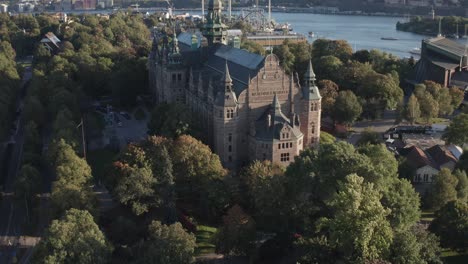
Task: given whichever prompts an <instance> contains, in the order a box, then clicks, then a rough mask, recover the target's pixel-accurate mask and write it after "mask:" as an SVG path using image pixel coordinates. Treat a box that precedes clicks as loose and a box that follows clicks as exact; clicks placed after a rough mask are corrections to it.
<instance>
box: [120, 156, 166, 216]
mask: <svg viewBox="0 0 468 264" xmlns="http://www.w3.org/2000/svg"><path fill="white" fill-rule="evenodd" d="M121 175H122V176H121V177H120V180H119V181H118V183H117V186H116V187H115V190H114V192H115V194H116V196H117V199H118V200H119V201H120V202H121V203H123V204H124V205H128V206H130V208H131V209H132V211H133V213H134V214H136V215H141V214H143V213H146V212H148V211H149V210H150V209H151V208H154V207H157V206H158V205H159V204H160V194H158V193H155V190H154V186H155V185H156V184H157V180H156V178H155V177H154V176H153V172H152V171H151V169H150V168H148V167H142V168H139V167H129V166H125V165H124V166H123V167H122V168H121Z"/></svg>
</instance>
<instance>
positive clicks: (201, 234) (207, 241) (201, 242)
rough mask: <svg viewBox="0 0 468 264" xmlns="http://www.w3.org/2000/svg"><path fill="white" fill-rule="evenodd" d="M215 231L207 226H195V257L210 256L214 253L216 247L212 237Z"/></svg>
mask: <svg viewBox="0 0 468 264" xmlns="http://www.w3.org/2000/svg"><path fill="white" fill-rule="evenodd" d="M216 232H217V229H216V228H214V227H209V226H202V225H199V226H197V231H196V232H195V237H196V239H197V241H196V243H197V246H196V248H195V254H196V255H203V254H212V253H215V252H216V246H215V245H214V244H213V243H214V237H215V234H216Z"/></svg>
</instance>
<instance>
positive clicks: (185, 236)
mask: <svg viewBox="0 0 468 264" xmlns="http://www.w3.org/2000/svg"><path fill="white" fill-rule="evenodd" d="M148 233H149V236H148V239H147V240H146V241H144V242H141V243H140V244H139V245H138V248H137V250H138V252H139V254H137V261H136V263H158V264H187V263H193V261H194V259H193V254H194V251H195V245H196V244H195V236H194V235H192V234H189V233H187V232H186V231H185V230H184V229H183V227H182V225H181V224H180V223H175V224H172V225H163V224H161V222H159V221H153V222H151V224H150V225H149V227H148Z"/></svg>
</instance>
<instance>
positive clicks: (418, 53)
mask: <svg viewBox="0 0 468 264" xmlns="http://www.w3.org/2000/svg"><path fill="white" fill-rule="evenodd" d="M409 53H410V54H413V55H421V49H420V48H414V49H412V50H410V51H409Z"/></svg>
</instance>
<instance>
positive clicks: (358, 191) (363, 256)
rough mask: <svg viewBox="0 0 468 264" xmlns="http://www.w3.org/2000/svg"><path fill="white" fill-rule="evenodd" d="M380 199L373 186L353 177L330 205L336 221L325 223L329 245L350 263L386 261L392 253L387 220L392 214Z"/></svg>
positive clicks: (328, 219) (349, 177)
mask: <svg viewBox="0 0 468 264" xmlns="http://www.w3.org/2000/svg"><path fill="white" fill-rule="evenodd" d="M380 198H381V196H380V194H379V192H378V190H376V189H375V188H374V186H373V184H371V183H365V182H364V179H363V178H361V177H359V176H357V175H355V174H354V175H349V176H347V177H346V179H345V181H344V182H342V183H340V184H339V185H338V193H337V194H336V195H335V196H334V197H333V198H332V199H331V200H330V201H329V205H330V207H331V209H332V210H333V212H334V217H333V218H327V219H324V220H323V221H324V226H325V227H327V228H328V230H329V232H330V242H331V243H332V244H334V245H335V246H336V248H337V249H338V250H339V251H340V252H342V254H343V255H344V256H345V258H346V259H347V260H348V261H360V262H362V261H367V260H370V261H372V260H379V259H385V258H386V257H387V256H388V254H389V253H390V246H391V244H392V240H393V233H392V229H391V227H390V223H389V222H388V221H387V219H386V217H387V216H388V215H389V213H390V210H389V209H386V208H384V206H382V204H381V203H380Z"/></svg>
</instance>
